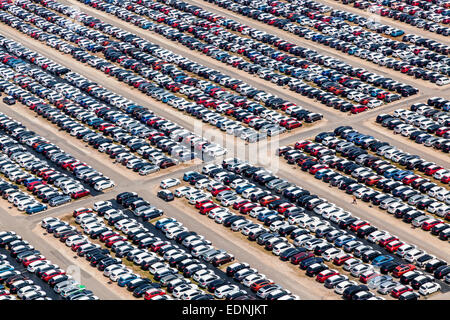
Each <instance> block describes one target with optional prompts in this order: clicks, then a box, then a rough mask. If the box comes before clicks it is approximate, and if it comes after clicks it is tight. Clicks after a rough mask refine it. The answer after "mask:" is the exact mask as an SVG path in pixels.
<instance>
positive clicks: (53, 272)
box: [41, 270, 66, 282]
mask: <svg viewBox="0 0 450 320" xmlns="http://www.w3.org/2000/svg"><path fill="white" fill-rule="evenodd" d="M63 274H66V273H65V272H64V271H62V270H51V271H48V272H44V274H43V275H42V276H41V278H42V280H44V281H45V282H48V281H49V280H50V279H51V278H53V277H56V276H59V275H63Z"/></svg>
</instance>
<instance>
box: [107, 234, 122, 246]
mask: <svg viewBox="0 0 450 320" xmlns="http://www.w3.org/2000/svg"><path fill="white" fill-rule="evenodd" d="M119 241H127V238H125V237H121V236H119V237H111V238H109V239H107V240H106V241H105V245H106V246H107V247H108V248H111V247H112V245H113V244H114V243H116V242H119Z"/></svg>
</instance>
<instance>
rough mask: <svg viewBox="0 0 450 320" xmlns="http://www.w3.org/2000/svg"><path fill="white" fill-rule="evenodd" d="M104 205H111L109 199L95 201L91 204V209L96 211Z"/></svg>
mask: <svg viewBox="0 0 450 320" xmlns="http://www.w3.org/2000/svg"><path fill="white" fill-rule="evenodd" d="M106 206H111V202H110V201H97V202H95V203H94V205H93V206H92V209H94V211H98V210H99V209H100V208H102V207H106Z"/></svg>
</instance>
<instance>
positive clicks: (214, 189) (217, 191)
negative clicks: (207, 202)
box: [211, 187, 231, 197]
mask: <svg viewBox="0 0 450 320" xmlns="http://www.w3.org/2000/svg"><path fill="white" fill-rule="evenodd" d="M226 190H231V189H230V188H229V187H218V188H213V189H212V190H211V194H212V195H213V196H214V197H215V196H217V195H218V194H219V193H221V192H222V191H226Z"/></svg>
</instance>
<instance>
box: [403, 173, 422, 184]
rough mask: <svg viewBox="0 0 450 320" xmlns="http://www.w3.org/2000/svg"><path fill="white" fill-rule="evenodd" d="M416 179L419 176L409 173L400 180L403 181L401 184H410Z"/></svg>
mask: <svg viewBox="0 0 450 320" xmlns="http://www.w3.org/2000/svg"><path fill="white" fill-rule="evenodd" d="M417 179H419V176H416V175H409V176H406V177H404V178H403V179H402V182H403V184H406V185H408V184H411V183H412V182H413V181H414V180H417Z"/></svg>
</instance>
